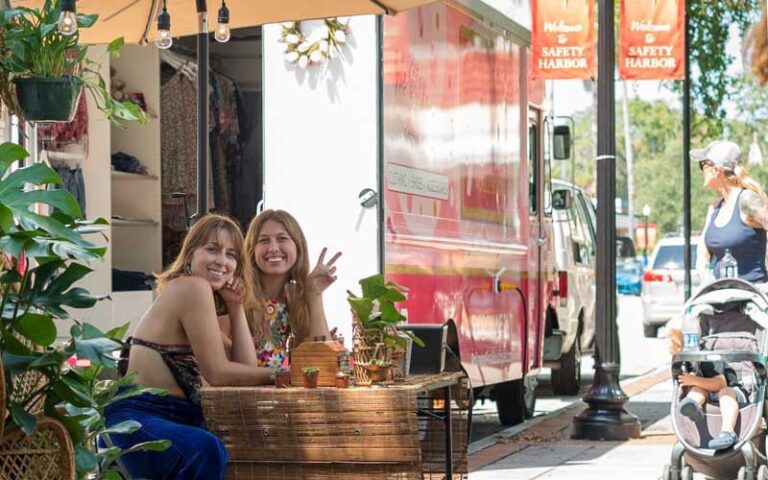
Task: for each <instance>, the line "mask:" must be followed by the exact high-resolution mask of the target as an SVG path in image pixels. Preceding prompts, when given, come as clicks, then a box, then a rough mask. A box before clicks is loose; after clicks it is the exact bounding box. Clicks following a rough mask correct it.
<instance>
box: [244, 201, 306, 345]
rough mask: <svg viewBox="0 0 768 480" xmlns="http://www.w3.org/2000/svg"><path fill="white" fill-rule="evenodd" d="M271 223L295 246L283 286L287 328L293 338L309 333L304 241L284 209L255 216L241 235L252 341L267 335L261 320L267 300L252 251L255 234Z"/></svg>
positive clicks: (293, 221) (298, 229) (256, 236)
mask: <svg viewBox="0 0 768 480" xmlns="http://www.w3.org/2000/svg"><path fill="white" fill-rule="evenodd" d="M269 220H273V221H275V222H277V223H279V224H281V225H282V226H283V227H284V228H285V231H286V232H288V235H289V236H290V237H291V239H292V240H293V243H295V244H296V263H294V264H293V267H291V270H290V278H289V280H288V282H286V284H285V285H284V286H283V294H284V295H285V299H286V303H287V306H288V326H289V327H290V329H291V332H292V333H293V334H294V335H295V336H296V338H297V339H301V338H302V337H303V336H304V335H305V334H306V332H307V331H308V330H309V309H308V307H307V302H306V296H305V294H306V285H307V277H308V276H309V257H308V255H307V240H306V238H305V237H304V232H303V231H302V230H301V227H300V226H299V222H297V221H296V219H295V218H294V217H293V215H291V214H290V213H288V212H286V211H285V210H264V211H263V212H261V213H260V214H259V215H257V216H256V217H255V218H254V219H253V220H251V224H250V225H249V226H248V232H247V233H246V235H245V262H243V263H244V264H245V283H246V285H248V292H250V293H252V295H253V296H252V297H251V302H249V303H250V304H249V305H248V308H247V309H246V312H245V315H246V318H247V319H248V326H249V327H250V329H251V334H252V335H253V338H255V339H257V340H259V341H260V340H261V339H262V338H264V336H265V335H266V333H267V330H268V325H266V323H265V322H266V321H265V318H264V304H265V302H266V300H267V298H266V294H265V293H264V285H263V284H262V281H261V271H260V270H259V267H258V266H257V265H256V259H255V256H254V254H255V249H256V243H257V242H258V240H259V234H261V229H262V228H263V227H264V223H266V222H267V221H269Z"/></svg>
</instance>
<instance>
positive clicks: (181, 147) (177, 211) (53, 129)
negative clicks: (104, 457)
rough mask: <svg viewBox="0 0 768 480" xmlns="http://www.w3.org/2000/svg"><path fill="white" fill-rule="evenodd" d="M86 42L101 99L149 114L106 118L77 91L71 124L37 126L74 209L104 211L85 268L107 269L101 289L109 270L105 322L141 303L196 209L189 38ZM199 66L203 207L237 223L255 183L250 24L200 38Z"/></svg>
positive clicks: (255, 59) (92, 214)
mask: <svg viewBox="0 0 768 480" xmlns="http://www.w3.org/2000/svg"><path fill="white" fill-rule="evenodd" d="M92 50H94V53H93V55H94V57H93V60H95V61H97V62H98V63H99V64H100V65H101V69H102V75H103V76H104V77H105V78H110V82H111V83H110V85H111V91H112V94H113V96H115V98H118V99H123V98H131V99H133V100H134V101H135V102H136V103H138V104H139V105H140V106H141V107H142V108H144V109H145V110H146V112H147V113H148V114H149V116H150V121H149V123H148V124H146V125H138V124H129V125H127V126H126V127H119V126H115V125H111V124H110V122H108V121H107V120H105V119H103V115H102V114H101V113H100V112H98V110H97V109H96V108H95V105H93V103H94V102H93V98H91V97H87V96H86V95H83V96H82V97H81V100H80V105H79V106H78V111H77V114H76V116H75V119H74V120H73V121H72V122H70V123H66V124H63V123H51V124H38V126H37V129H36V130H37V131H36V137H37V147H38V155H39V159H40V160H42V161H45V162H47V163H49V164H50V165H51V167H53V168H54V169H56V171H57V172H58V173H59V175H60V176H61V177H62V179H63V180H64V184H63V188H66V189H67V190H69V191H70V192H71V193H72V194H73V195H74V196H75V198H76V199H77V200H78V202H79V203H80V206H81V208H82V210H83V214H84V217H85V218H89V219H90V218H97V217H103V218H107V219H109V220H110V223H111V228H110V231H109V232H108V233H107V234H106V236H107V239H108V242H109V244H108V245H109V248H108V251H107V258H106V261H105V262H104V263H103V264H101V265H94V268H95V270H97V272H98V271H102V272H101V273H102V274H104V273H105V272H104V271H103V270H107V271H108V275H106V276H105V275H101V276H99V275H97V277H101V283H100V285H101V286H102V287H103V285H104V281H105V280H107V278H108V279H109V280H108V281H109V289H108V290H109V291H108V292H106V293H108V294H109V295H110V297H111V298H112V312H113V315H112V317H113V318H112V321H111V322H108V323H109V324H113V325H115V324H119V323H120V321H121V320H125V321H132V320H135V319H136V318H138V317H137V315H140V312H143V310H144V309H146V308H147V307H148V306H149V304H150V303H151V301H152V287H153V283H154V275H153V274H155V273H159V272H161V271H162V270H163V269H164V268H165V267H166V266H168V265H169V264H170V262H171V261H172V260H173V259H174V258H175V256H176V254H177V253H178V251H179V248H180V246H181V241H182V240H183V237H184V233H185V231H186V229H187V227H188V224H189V217H190V216H191V215H193V214H194V213H195V210H196V207H197V141H196V138H197V121H196V119H197V89H196V84H197V65H196V61H195V57H196V38H195V37H193V36H192V37H184V38H180V39H175V41H174V44H173V46H172V47H171V48H170V49H168V50H160V49H158V48H155V47H154V45H149V46H138V45H125V46H124V47H123V48H122V50H121V52H120V56H119V57H117V58H110V57H109V55H107V54H106V52H104V51H103V50H101V51H99V49H96V48H94V49H92ZM210 70H211V72H210V76H209V79H210V83H209V92H210V94H209V110H210V113H209V132H210V138H209V140H210V142H209V143H210V148H209V152H208V169H209V175H208V178H209V184H208V205H209V206H210V207H209V208H210V211H211V212H217V213H222V214H226V215H229V216H231V217H233V218H234V219H235V220H237V221H238V222H239V223H240V224H241V226H242V227H243V229H245V228H247V226H248V223H249V222H250V220H251V219H252V218H253V217H254V216H255V214H256V212H257V209H258V205H259V202H260V201H261V199H262V191H263V188H262V185H263V180H262V179H263V142H262V90H261V85H262V83H261V77H262V74H261V72H262V61H261V28H260V27H253V28H246V29H239V30H236V31H233V32H232V36H231V38H230V40H229V42H227V43H218V42H215V41H213V40H212V41H211V43H210ZM107 156H109V157H110V161H107V159H106V157H107ZM101 314H102V315H104V314H106V312H102V313H101ZM99 323H101V324H104V322H99Z"/></svg>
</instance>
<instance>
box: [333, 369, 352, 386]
mask: <svg viewBox="0 0 768 480" xmlns="http://www.w3.org/2000/svg"><path fill="white" fill-rule="evenodd" d="M334 383H335V385H336V388H348V387H349V374H348V373H345V372H339V373H337V374H336V378H335V379H334Z"/></svg>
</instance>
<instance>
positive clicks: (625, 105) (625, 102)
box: [621, 80, 635, 240]
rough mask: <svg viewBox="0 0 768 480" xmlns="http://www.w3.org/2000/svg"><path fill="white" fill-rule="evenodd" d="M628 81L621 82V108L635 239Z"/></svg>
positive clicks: (633, 169)
mask: <svg viewBox="0 0 768 480" xmlns="http://www.w3.org/2000/svg"><path fill="white" fill-rule="evenodd" d="M627 81H628V80H624V81H623V82H621V87H622V96H621V109H622V119H623V120H624V122H623V123H624V152H626V157H627V215H629V237H630V238H632V240H635V166H634V165H635V161H634V158H635V157H634V152H633V151H632V135H631V132H630V130H631V129H630V127H631V125H630V123H629V98H628V93H627Z"/></svg>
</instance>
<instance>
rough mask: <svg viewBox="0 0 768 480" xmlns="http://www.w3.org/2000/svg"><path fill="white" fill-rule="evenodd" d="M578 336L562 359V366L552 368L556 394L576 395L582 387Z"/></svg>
mask: <svg viewBox="0 0 768 480" xmlns="http://www.w3.org/2000/svg"><path fill="white" fill-rule="evenodd" d="M580 343H581V342H580V341H579V338H578V337H577V338H576V339H575V340H574V341H573V345H571V349H570V350H568V352H567V353H565V354H564V355H563V356H562V357H561V359H560V368H558V369H556V370H552V391H553V392H554V393H555V395H576V394H577V393H579V388H580V387H581V345H580Z"/></svg>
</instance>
